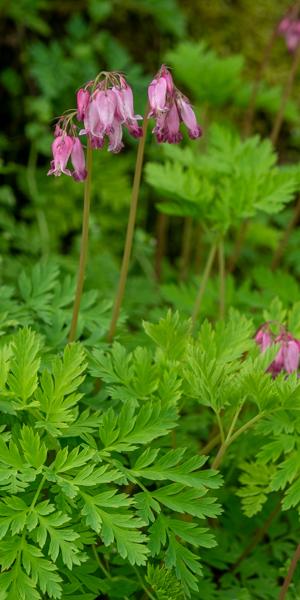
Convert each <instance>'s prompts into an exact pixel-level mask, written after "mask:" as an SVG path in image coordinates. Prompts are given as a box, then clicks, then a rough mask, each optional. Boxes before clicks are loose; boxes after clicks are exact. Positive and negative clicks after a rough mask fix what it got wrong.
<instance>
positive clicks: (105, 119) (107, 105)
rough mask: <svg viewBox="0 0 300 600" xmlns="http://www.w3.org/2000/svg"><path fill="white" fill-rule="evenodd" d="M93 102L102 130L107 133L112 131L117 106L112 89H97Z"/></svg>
mask: <svg viewBox="0 0 300 600" xmlns="http://www.w3.org/2000/svg"><path fill="white" fill-rule="evenodd" d="M95 103H96V106H97V110H98V115H99V120H100V125H101V127H102V128H103V132H104V133H105V134H109V133H110V132H111V131H112V124H113V121H114V118H115V112H116V108H117V99H116V96H115V94H114V92H113V90H99V91H98V92H96V94H95Z"/></svg>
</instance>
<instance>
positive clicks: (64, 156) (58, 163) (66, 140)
mask: <svg viewBox="0 0 300 600" xmlns="http://www.w3.org/2000/svg"><path fill="white" fill-rule="evenodd" d="M72 149H73V138H72V137H71V136H69V135H65V134H63V135H58V136H57V137H56V138H55V140H54V142H53V144H52V153H53V160H52V161H51V163H50V167H51V168H50V170H49V171H48V173H47V174H48V175H56V176H59V175H61V174H62V173H64V174H65V175H71V171H70V170H69V169H67V163H68V160H69V158H70V155H71V152H72Z"/></svg>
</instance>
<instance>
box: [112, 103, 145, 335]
mask: <svg viewBox="0 0 300 600" xmlns="http://www.w3.org/2000/svg"><path fill="white" fill-rule="evenodd" d="M147 114H148V105H147V110H146V113H145V118H144V120H143V133H142V136H141V137H140V140H139V145H138V151H137V157H136V163H135V172H134V179H133V186H132V197H131V204H130V211H129V219H128V225H127V232H126V239H125V246H124V253H123V259H122V266H121V273H120V278H119V284H118V289H117V293H116V297H115V302H114V306H113V313H112V318H111V322H110V327H109V332H108V336H107V338H108V341H109V342H112V340H113V339H114V336H115V332H116V327H117V322H118V318H119V314H120V309H121V305H122V301H123V297H124V292H125V287H126V281H127V276H128V269H129V262H130V256H131V250H132V243H133V236H134V228H135V222H136V213H137V205H138V199H139V191H140V185H141V176H142V168H143V160H144V151H145V141H146V133H147V127H148V118H147Z"/></svg>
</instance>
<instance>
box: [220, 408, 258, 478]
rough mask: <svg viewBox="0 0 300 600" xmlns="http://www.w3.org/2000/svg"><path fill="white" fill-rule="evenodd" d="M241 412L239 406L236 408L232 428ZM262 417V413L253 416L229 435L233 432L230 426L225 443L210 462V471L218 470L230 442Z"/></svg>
mask: <svg viewBox="0 0 300 600" xmlns="http://www.w3.org/2000/svg"><path fill="white" fill-rule="evenodd" d="M240 410H241V406H239V408H238V412H237V414H236V415H235V416H234V424H233V427H234V425H235V422H236V420H237V418H238V415H239V412H240ZM263 415H264V412H261V413H259V414H258V415H255V417H253V418H252V419H250V421H248V422H247V423H245V425H242V427H240V428H239V429H237V431H236V432H235V433H234V434H232V435H231V432H232V431H233V427H232V426H231V427H230V429H229V432H228V434H227V437H226V439H225V441H224V442H223V443H222V444H221V446H220V448H219V451H218V453H217V455H216V457H215V459H214V460H213V462H212V465H211V468H212V469H218V468H219V466H220V464H221V462H222V460H223V458H224V455H225V453H226V451H227V449H228V448H229V446H230V445H231V444H232V442H234V441H235V440H236V439H237V438H238V437H239V436H240V435H242V433H244V432H245V431H247V429H250V427H252V425H254V424H255V423H256V422H257V421H259V419H261V418H262V417H263Z"/></svg>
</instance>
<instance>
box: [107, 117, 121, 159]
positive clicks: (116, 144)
mask: <svg viewBox="0 0 300 600" xmlns="http://www.w3.org/2000/svg"><path fill="white" fill-rule="evenodd" d="M122 134H123V130H122V125H121V123H120V121H118V119H115V120H114V121H113V124H112V127H111V131H110V133H109V134H108V137H109V146H108V150H109V152H113V153H114V154H117V153H118V152H120V151H121V150H122V148H123V146H124V144H123V142H122Z"/></svg>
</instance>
